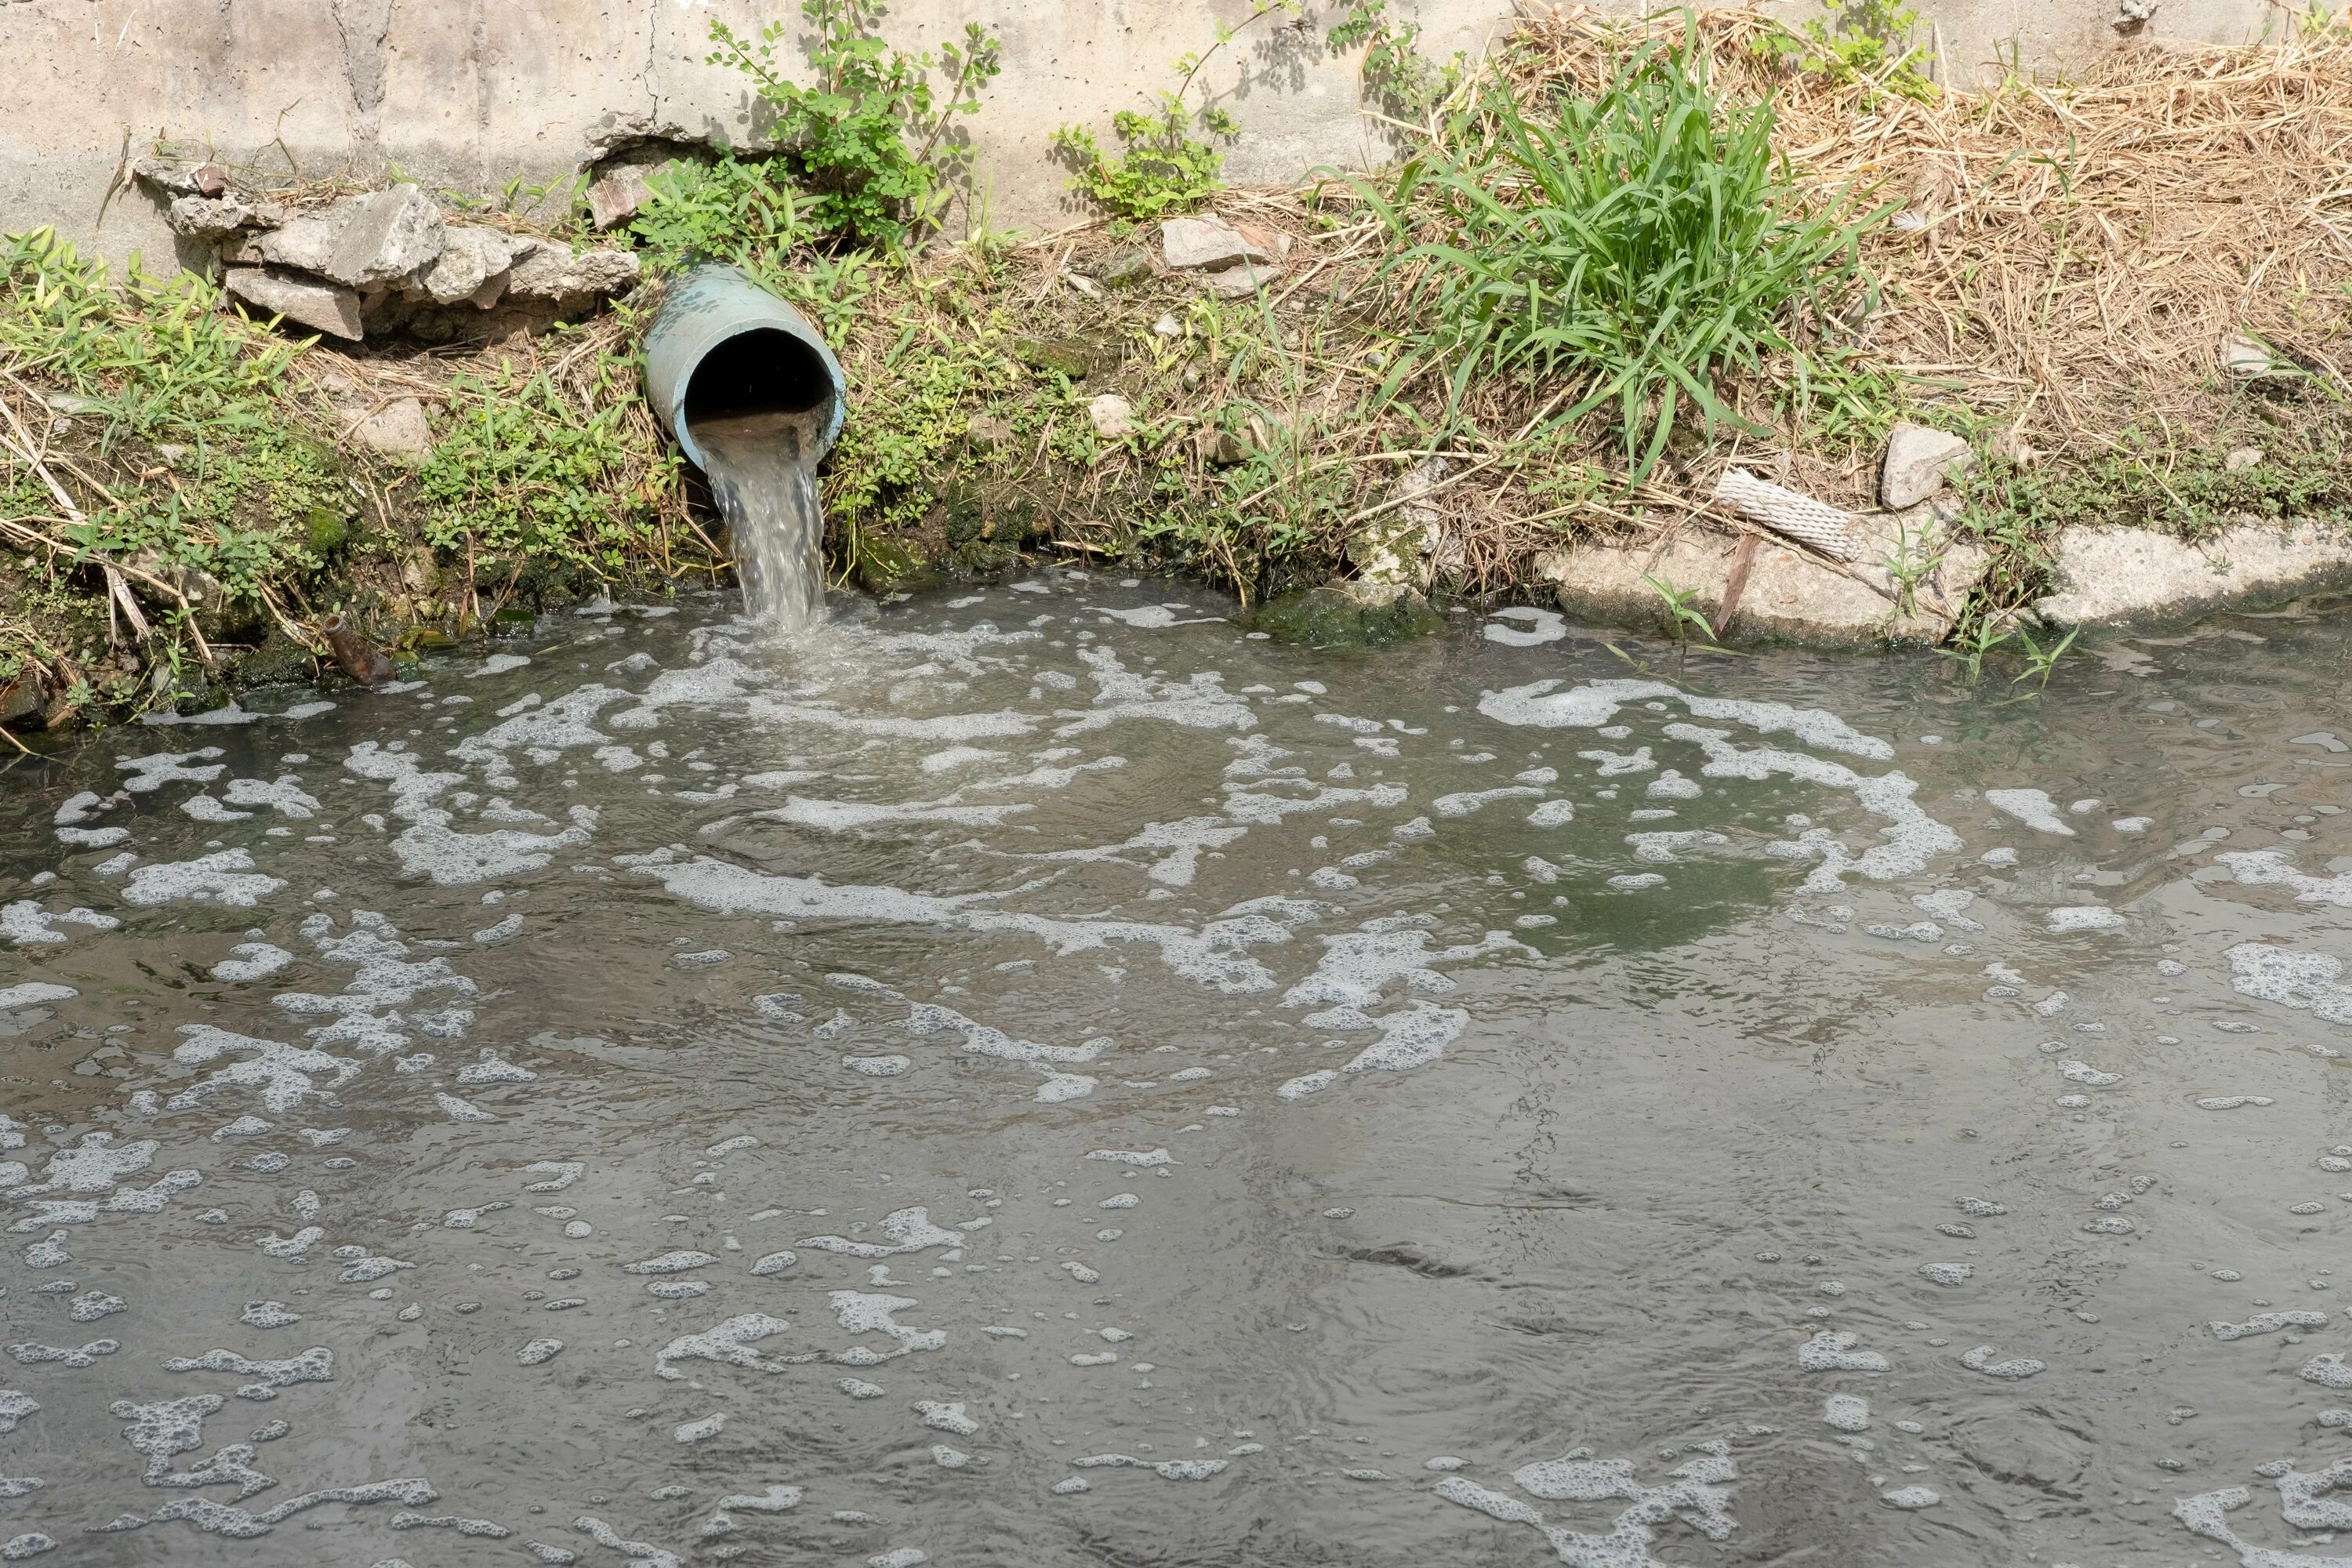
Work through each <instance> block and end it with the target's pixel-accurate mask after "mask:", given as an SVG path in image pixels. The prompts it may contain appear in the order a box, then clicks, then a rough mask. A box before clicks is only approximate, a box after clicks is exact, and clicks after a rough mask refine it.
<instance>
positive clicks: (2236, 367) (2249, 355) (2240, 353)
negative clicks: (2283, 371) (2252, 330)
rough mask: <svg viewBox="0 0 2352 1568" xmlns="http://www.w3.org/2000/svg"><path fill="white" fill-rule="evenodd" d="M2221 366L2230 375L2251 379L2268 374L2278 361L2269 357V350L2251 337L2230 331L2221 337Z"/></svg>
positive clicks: (2274, 368) (2276, 365)
mask: <svg viewBox="0 0 2352 1568" xmlns="http://www.w3.org/2000/svg"><path fill="white" fill-rule="evenodd" d="M2221 368H2222V369H2223V370H2226V371H2228V372H2229V373H2230V374H2231V375H2236V376H2243V377H2245V378H2247V379H2249V380H2252V378H2253V377H2255V376H2260V375H2268V374H2270V373H2271V372H2272V371H2273V370H2276V369H2277V368H2278V362H2277V361H2276V360H2274V359H2273V358H2272V357H2271V351H2270V350H2268V349H2266V348H2264V347H2263V345H2262V344H2260V343H2258V342H2254V340H2253V339H2252V338H2249V337H2245V336H2243V335H2242V334H2240V333H2237V332H2231V333H2229V334H2227V335H2226V336H2224V337H2223V338H2222V339H2221Z"/></svg>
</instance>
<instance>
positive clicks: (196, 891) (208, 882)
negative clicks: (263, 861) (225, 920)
mask: <svg viewBox="0 0 2352 1568" xmlns="http://www.w3.org/2000/svg"><path fill="white" fill-rule="evenodd" d="M285 885H286V882H285V879H283V878H278V877H272V876H268V875H266V874H264V873H261V872H257V871H256V870H255V869H254V866H253V856H252V855H251V854H250V853H248V852H247V851H246V850H244V849H223V850H220V851H218V852H216V853H215V854H211V855H204V856H199V857H198V858H195V859H194V860H183V861H179V862H176V863H163V864H156V863H150V864H148V865H144V866H140V867H137V868H134V869H133V870H132V871H131V880H130V881H129V882H128V883H126V884H125V885H124V886H123V889H122V901H123V902H124V903H126V904H140V905H152V904H168V903H176V902H180V901H183V900H185V901H188V902H194V903H206V904H229V905H234V906H236V907H239V908H250V907H251V906H253V905H255V904H257V903H259V902H260V901H261V900H263V899H264V898H267V897H268V895H269V894H271V893H274V892H276V891H277V890H278V889H280V888H282V887H284V886H285Z"/></svg>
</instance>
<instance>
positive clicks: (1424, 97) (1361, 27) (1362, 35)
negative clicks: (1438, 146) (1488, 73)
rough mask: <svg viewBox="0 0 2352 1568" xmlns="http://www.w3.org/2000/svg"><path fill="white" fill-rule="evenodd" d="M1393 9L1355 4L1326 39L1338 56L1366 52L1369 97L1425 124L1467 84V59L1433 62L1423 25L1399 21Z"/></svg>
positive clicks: (1362, 0)
mask: <svg viewBox="0 0 2352 1568" xmlns="http://www.w3.org/2000/svg"><path fill="white" fill-rule="evenodd" d="M1388 10H1389V0H1349V5H1348V8H1347V9H1346V10H1345V11H1343V12H1342V13H1340V16H1339V21H1338V22H1336V23H1334V24H1333V25H1332V27H1331V30H1330V31H1329V32H1328V33H1327V34H1325V35H1324V39H1323V41H1324V43H1325V44H1326V45H1327V46H1328V47H1329V48H1330V50H1331V52H1332V53H1333V54H1345V53H1346V52H1347V51H1349V50H1350V49H1356V48H1360V49H1362V50H1363V51H1364V58H1363V62H1362V64H1361V65H1360V67H1358V76H1359V78H1360V80H1361V81H1362V83H1363V86H1364V93H1365V96H1366V97H1367V98H1370V99H1371V100H1374V101H1376V102H1379V103H1381V104H1382V105H1383V106H1385V107H1386V108H1387V109H1389V110H1391V111H1392V112H1394V113H1398V114H1402V115H1409V116H1412V118H1414V119H1416V120H1419V119H1422V118H1424V117H1426V116H1427V115H1429V113H1430V112H1431V111H1432V110H1434V109H1435V108H1436V107H1437V106H1438V105H1439V104H1440V103H1442V102H1444V100H1446V99H1447V98H1448V97H1450V96H1451V95H1452V94H1453V91H1454V89H1455V88H1456V87H1457V86H1459V85H1460V84H1461V81H1462V76H1463V71H1464V68H1465V61H1464V57H1462V56H1461V55H1458V54H1457V55H1455V56H1454V58H1453V59H1452V60H1450V61H1448V62H1446V63H1445V64H1444V65H1439V64H1437V63H1436V62H1435V61H1433V60H1431V59H1430V58H1427V57H1426V56H1424V55H1423V54H1422V52H1421V24H1420V23H1418V22H1401V21H1397V20H1394V19H1392V18H1391V16H1389V14H1388Z"/></svg>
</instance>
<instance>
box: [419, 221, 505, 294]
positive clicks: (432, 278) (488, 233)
mask: <svg viewBox="0 0 2352 1568" xmlns="http://www.w3.org/2000/svg"><path fill="white" fill-rule="evenodd" d="M513 259H514V244H513V242H512V241H511V240H510V239H509V238H508V237H506V236H505V235H503V234H500V233H499V232H498V231H497V230H496V229H488V228H471V227H467V226H461V225H451V226H448V227H447V228H446V229H444V230H443V233H442V242H441V254H440V255H439V256H437V257H436V258H434V260H433V264H432V265H431V266H430V267H427V268H425V270H424V271H423V272H422V273H421V274H419V275H418V277H417V280H416V287H417V289H418V290H419V291H420V292H422V293H423V294H425V296H426V297H427V298H429V299H430V300H433V302H434V303H435V304H436V305H454V304H457V302H458V301H459V300H473V301H474V302H475V303H477V304H478V305H480V306H482V307H483V308H484V309H488V307H489V306H490V305H494V304H496V303H498V300H499V294H501V293H503V292H504V291H505V289H506V281H505V279H504V276H503V274H504V273H505V272H506V270H507V267H508V265H509V263H510V262H511V261H512V260H513ZM492 279H498V286H497V287H496V288H495V289H489V297H488V300H483V299H482V298H481V295H482V293H483V291H484V289H485V287H486V286H487V285H488V284H489V283H490V281H491V280H492Z"/></svg>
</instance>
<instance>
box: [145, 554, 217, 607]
mask: <svg viewBox="0 0 2352 1568" xmlns="http://www.w3.org/2000/svg"><path fill="white" fill-rule="evenodd" d="M130 564H131V566H132V567H134V568H136V569H137V570H139V571H141V572H144V573H145V574H147V575H148V576H150V577H157V578H161V579H162V580H163V581H164V582H166V583H169V584H172V586H173V587H174V588H177V589H178V590H179V591H180V592H181V593H182V594H183V595H185V596H186V597H187V601H188V605H189V607H190V608H192V609H199V610H200V609H203V608H204V607H205V606H206V605H219V604H221V603H222V602H223V601H225V600H226V598H227V597H228V587H227V585H226V584H224V583H222V581H221V580H220V579H219V578H217V577H215V576H214V575H213V574H211V573H209V572H207V571H205V569H204V568H203V567H201V566H183V565H178V564H175V563H172V562H169V561H166V560H164V559H163V555H162V554H161V553H160V552H157V551H156V550H155V549H153V548H152V546H151V547H149V548H148V549H145V550H142V551H141V552H139V553H138V554H136V555H133V556H131V559H130ZM131 591H132V592H134V593H136V594H138V595H140V596H141V597H142V598H146V599H151V600H156V601H158V602H168V601H164V600H163V598H162V595H160V594H159V593H158V592H157V590H156V589H155V588H154V586H153V585H152V584H147V583H142V582H141V581H140V580H139V579H138V578H136V577H133V578H131Z"/></svg>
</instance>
